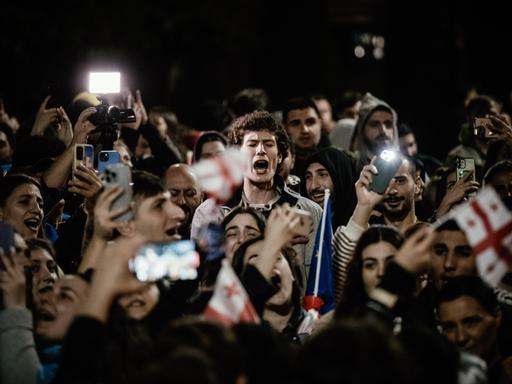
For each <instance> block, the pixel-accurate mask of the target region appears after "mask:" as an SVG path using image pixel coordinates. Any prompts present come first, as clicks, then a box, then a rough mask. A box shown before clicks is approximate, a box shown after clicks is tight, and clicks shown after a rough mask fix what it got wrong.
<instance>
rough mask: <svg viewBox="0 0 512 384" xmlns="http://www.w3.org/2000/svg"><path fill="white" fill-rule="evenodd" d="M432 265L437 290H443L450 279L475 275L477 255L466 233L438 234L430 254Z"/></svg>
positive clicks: (445, 232)
mask: <svg viewBox="0 0 512 384" xmlns="http://www.w3.org/2000/svg"><path fill="white" fill-rule="evenodd" d="M430 265H431V269H432V271H431V272H432V278H433V280H434V284H435V286H436V288H437V289H441V287H442V286H443V284H445V283H446V281H448V280H449V279H450V278H453V277H456V276H468V275H475V274H476V261H475V253H474V252H473V248H471V246H470V245H469V243H468V239H467V237H466V235H465V234H464V232H462V231H447V230H445V231H440V232H438V233H437V235H436V240H435V241H434V244H433V245H432V251H431V253H430Z"/></svg>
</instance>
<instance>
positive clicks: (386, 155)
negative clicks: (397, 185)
mask: <svg viewBox="0 0 512 384" xmlns="http://www.w3.org/2000/svg"><path fill="white" fill-rule="evenodd" d="M373 165H374V166H375V167H376V168H377V171H378V172H379V173H378V174H377V175H374V176H373V181H372V184H371V190H372V191H374V192H377V193H378V194H381V195H382V194H383V193H384V192H385V191H386V189H387V188H388V185H389V182H390V181H391V180H392V179H393V177H394V176H395V174H396V172H397V171H398V169H399V168H400V166H401V165H402V158H401V156H400V155H399V154H398V153H397V152H395V151H391V150H384V151H382V152H381V154H380V155H379V156H378V157H377V159H376V160H375V162H374V163H373Z"/></svg>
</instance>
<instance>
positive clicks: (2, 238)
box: [0, 221, 14, 270]
mask: <svg viewBox="0 0 512 384" xmlns="http://www.w3.org/2000/svg"><path fill="white" fill-rule="evenodd" d="M13 246H14V228H13V226H12V225H10V224H7V223H4V222H2V221H0V249H2V250H3V251H4V255H5V256H7V255H10V254H11V247H13ZM0 269H1V270H5V266H4V263H3V262H2V260H0Z"/></svg>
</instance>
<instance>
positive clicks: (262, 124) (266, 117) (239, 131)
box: [228, 111, 288, 160]
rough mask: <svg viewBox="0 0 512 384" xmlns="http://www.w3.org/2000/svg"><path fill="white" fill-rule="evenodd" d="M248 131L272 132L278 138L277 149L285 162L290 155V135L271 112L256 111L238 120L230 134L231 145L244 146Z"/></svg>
mask: <svg viewBox="0 0 512 384" xmlns="http://www.w3.org/2000/svg"><path fill="white" fill-rule="evenodd" d="M246 131H268V132H270V133H271V134H272V135H274V136H275V138H276V142H277V149H278V152H279V154H280V155H281V156H282V158H283V160H284V159H285V158H286V156H287V155H288V134H287V133H286V131H285V130H284V127H283V126H282V125H281V123H279V122H278V121H277V120H276V119H275V118H274V117H273V116H272V115H271V114H270V113H269V112H267V111H255V112H251V113H248V114H246V115H243V116H240V117H239V118H237V119H236V120H235V121H234V122H233V124H232V125H231V127H230V128H229V132H228V137H229V141H230V143H231V145H242V142H243V141H244V135H245V132H246Z"/></svg>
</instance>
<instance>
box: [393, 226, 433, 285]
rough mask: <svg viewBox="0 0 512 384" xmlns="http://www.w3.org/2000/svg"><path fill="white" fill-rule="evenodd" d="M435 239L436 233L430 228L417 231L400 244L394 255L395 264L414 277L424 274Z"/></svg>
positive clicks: (428, 264)
mask: <svg viewBox="0 0 512 384" xmlns="http://www.w3.org/2000/svg"><path fill="white" fill-rule="evenodd" d="M435 237H436V233H435V232H434V230H433V229H432V227H430V226H428V227H423V228H420V229H418V230H417V231H416V232H415V233H414V234H413V235H412V236H410V237H409V238H408V239H407V240H405V242H404V243H403V244H402V246H401V247H400V249H399V250H398V252H397V253H396V255H395V262H396V263H397V264H399V265H400V266H402V268H405V269H406V270H408V271H409V272H411V273H414V274H416V275H417V274H421V273H423V272H426V271H427V270H428V268H429V266H430V250H431V247H432V243H433V242H434V239H435Z"/></svg>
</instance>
